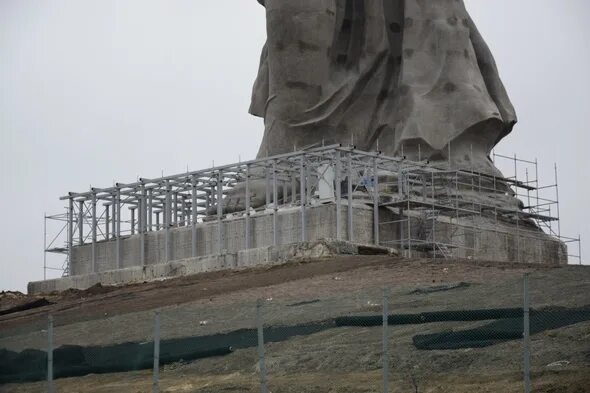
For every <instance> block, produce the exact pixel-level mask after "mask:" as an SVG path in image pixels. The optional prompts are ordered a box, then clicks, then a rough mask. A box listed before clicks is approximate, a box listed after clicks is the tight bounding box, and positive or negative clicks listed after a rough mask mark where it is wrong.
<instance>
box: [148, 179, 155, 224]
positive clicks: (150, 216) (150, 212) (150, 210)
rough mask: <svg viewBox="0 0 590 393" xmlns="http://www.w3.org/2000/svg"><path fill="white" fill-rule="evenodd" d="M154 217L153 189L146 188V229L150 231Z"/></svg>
mask: <svg viewBox="0 0 590 393" xmlns="http://www.w3.org/2000/svg"><path fill="white" fill-rule="evenodd" d="M153 218H154V190H153V189H151V188H150V189H149V190H148V211H147V230H148V231H149V232H151V231H152V230H153V228H152V220H153Z"/></svg>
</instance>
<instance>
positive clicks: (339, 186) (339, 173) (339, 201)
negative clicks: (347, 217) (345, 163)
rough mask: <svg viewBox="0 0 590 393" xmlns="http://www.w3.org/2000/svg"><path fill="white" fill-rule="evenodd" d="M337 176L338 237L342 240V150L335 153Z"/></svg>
mask: <svg viewBox="0 0 590 393" xmlns="http://www.w3.org/2000/svg"><path fill="white" fill-rule="evenodd" d="M334 154H335V157H334V159H335V161H336V162H335V166H336V168H335V170H334V172H335V176H334V183H335V186H336V239H338V240H342V228H340V226H341V221H342V217H340V216H341V214H342V162H341V159H340V151H338V150H337V151H336V152H335V153H334Z"/></svg>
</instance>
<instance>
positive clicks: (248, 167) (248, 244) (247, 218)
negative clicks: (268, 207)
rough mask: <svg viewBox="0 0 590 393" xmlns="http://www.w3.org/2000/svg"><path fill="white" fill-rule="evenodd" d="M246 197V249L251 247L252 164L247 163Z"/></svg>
mask: <svg viewBox="0 0 590 393" xmlns="http://www.w3.org/2000/svg"><path fill="white" fill-rule="evenodd" d="M244 198H245V201H244V203H245V209H246V218H245V221H244V225H245V226H246V230H245V236H246V239H245V241H246V250H248V249H250V248H251V246H250V164H247V165H246V195H244Z"/></svg>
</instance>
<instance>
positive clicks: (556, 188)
mask: <svg viewBox="0 0 590 393" xmlns="http://www.w3.org/2000/svg"><path fill="white" fill-rule="evenodd" d="M554 169H555V203H556V207H557V237H558V238H561V219H560V217H559V185H558V183H557V164H555V165H554Z"/></svg>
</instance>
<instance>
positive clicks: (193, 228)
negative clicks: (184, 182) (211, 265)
mask: <svg viewBox="0 0 590 393" xmlns="http://www.w3.org/2000/svg"><path fill="white" fill-rule="evenodd" d="M191 188H192V190H191V191H192V192H191V214H192V217H191V255H192V257H193V258H195V257H196V256H197V179H196V178H195V177H194V176H193V178H192V179H191Z"/></svg>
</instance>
